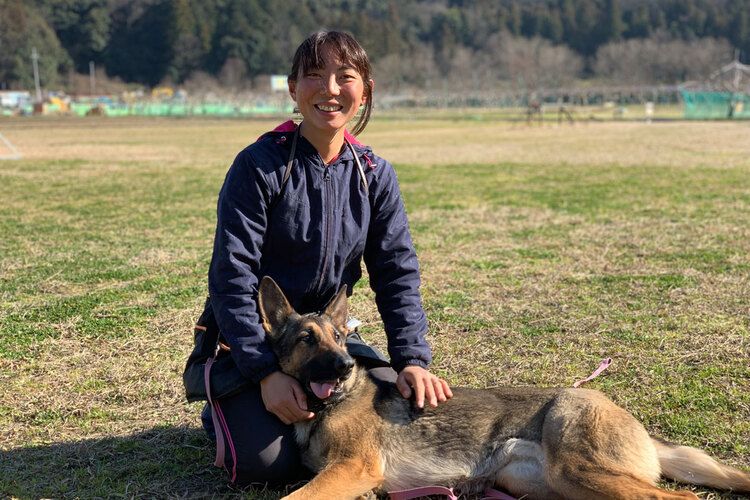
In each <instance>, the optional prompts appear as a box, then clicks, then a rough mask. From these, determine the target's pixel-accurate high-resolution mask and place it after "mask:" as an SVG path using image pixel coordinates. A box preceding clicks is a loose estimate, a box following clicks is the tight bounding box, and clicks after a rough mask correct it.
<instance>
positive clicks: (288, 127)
mask: <svg viewBox="0 0 750 500" xmlns="http://www.w3.org/2000/svg"><path fill="white" fill-rule="evenodd" d="M295 130H297V124H296V123H294V121H293V120H287V121H285V122H284V123H282V124H280V125H278V126H277V127H276V128H275V129H273V130H271V132H266V133H265V134H263V135H261V136H260V137H258V139H257V140H261V139H262V138H263V137H265V136H266V135H267V134H270V133H272V132H294V131H295ZM344 139H346V140H347V141H349V142H350V143H352V144H353V145H355V146H360V147H363V148H365V147H367V146H365V145H364V144H362V143H361V142H359V141H358V140H357V138H356V137H354V136H353V135H352V134H350V133H349V131H348V130H344ZM363 156H364V157H365V161H366V162H367V166H368V167H369V168H371V169H373V168H375V163H374V162H373V161H372V159H371V158H370V155H369V154H367V153H365V154H364V155H363Z"/></svg>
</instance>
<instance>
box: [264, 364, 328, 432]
mask: <svg viewBox="0 0 750 500" xmlns="http://www.w3.org/2000/svg"><path fill="white" fill-rule="evenodd" d="M260 394H261V396H262V397H263V404H264V405H265V406H266V410H268V411H270V412H271V413H273V414H274V415H276V416H277V417H279V420H281V421H282V422H284V423H285V424H287V425H289V424H293V423H294V422H301V421H302V420H310V419H311V418H313V417H314V416H315V414H314V413H312V412H309V411H307V397H306V396H305V391H304V390H302V386H301V385H299V382H297V379H295V378H294V377H290V376H289V375H287V374H285V373H282V372H273V373H272V374H270V375H268V376H266V378H264V379H263V380H261V381H260Z"/></svg>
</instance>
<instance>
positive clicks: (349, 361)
mask: <svg viewBox="0 0 750 500" xmlns="http://www.w3.org/2000/svg"><path fill="white" fill-rule="evenodd" d="M334 367H335V368H336V373H338V374H339V375H340V376H344V375H348V374H349V372H351V371H352V368H354V358H352V357H351V356H338V357H337V358H336V363H335V364H334Z"/></svg>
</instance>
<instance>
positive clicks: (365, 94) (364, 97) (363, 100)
mask: <svg viewBox="0 0 750 500" xmlns="http://www.w3.org/2000/svg"><path fill="white" fill-rule="evenodd" d="M369 82H370V96H372V93H373V92H374V91H375V80H373V79H372V78H370V80H369ZM365 88H367V87H366V86H365ZM365 103H367V92H364V93H363V94H362V104H365Z"/></svg>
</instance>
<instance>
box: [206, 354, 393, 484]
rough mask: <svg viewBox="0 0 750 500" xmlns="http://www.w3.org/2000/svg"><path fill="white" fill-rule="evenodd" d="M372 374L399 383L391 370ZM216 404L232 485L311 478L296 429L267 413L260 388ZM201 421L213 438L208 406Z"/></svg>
mask: <svg viewBox="0 0 750 500" xmlns="http://www.w3.org/2000/svg"><path fill="white" fill-rule="evenodd" d="M369 372H370V373H371V374H372V375H373V376H374V377H376V378H378V379H381V380H387V381H391V382H395V381H396V372H395V371H394V370H393V369H392V368H372V369H370V370H369ZM214 404H216V405H217V409H218V410H219V411H220V413H221V416H222V418H223V421H224V422H225V423H226V429H227V432H225V436H224V440H225V446H224V448H225V453H224V467H225V468H226V470H227V472H228V473H229V478H230V480H231V481H232V483H234V484H238V485H248V484H252V483H265V484H268V485H269V486H283V485H286V484H291V483H294V482H297V481H300V480H303V479H309V478H310V477H311V476H312V473H311V472H310V471H309V470H307V469H306V468H305V467H304V466H303V465H302V463H301V460H300V453H299V449H298V448H297V443H296V442H295V440H294V426H293V425H286V424H284V423H283V422H282V421H281V420H279V419H278V417H276V415H274V414H273V413H270V412H268V411H266V408H265V406H264V405H263V399H262V398H261V394H260V387H259V386H257V385H252V386H250V387H249V388H248V389H247V390H245V391H243V392H241V393H239V394H237V395H235V396H231V397H228V398H223V399H221V400H219V401H214ZM201 419H202V421H203V427H204V428H205V429H206V432H207V433H208V435H209V436H210V437H212V438H214V436H215V433H214V428H213V422H212V420H211V410H210V407H209V406H208V405H206V407H205V408H204V409H203V413H202V415H201ZM222 426H224V425H223V424H222ZM214 439H215V438H214Z"/></svg>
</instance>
